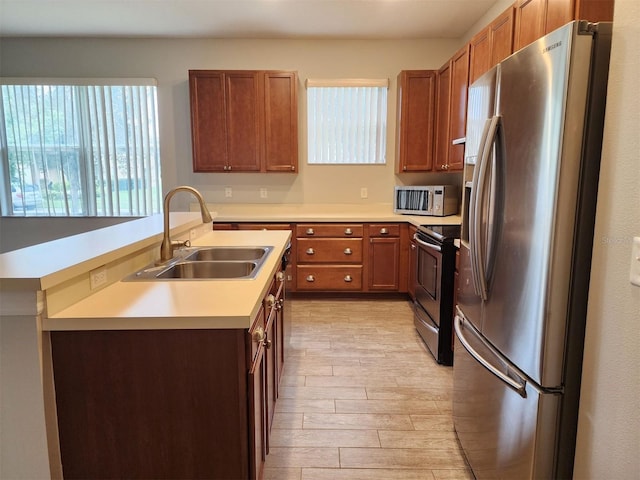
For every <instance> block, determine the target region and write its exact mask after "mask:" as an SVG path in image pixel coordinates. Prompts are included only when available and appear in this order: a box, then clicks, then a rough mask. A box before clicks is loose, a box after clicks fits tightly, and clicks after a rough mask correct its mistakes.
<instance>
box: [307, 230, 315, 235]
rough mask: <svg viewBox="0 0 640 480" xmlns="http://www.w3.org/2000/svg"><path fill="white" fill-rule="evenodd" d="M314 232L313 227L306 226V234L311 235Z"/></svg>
mask: <svg viewBox="0 0 640 480" xmlns="http://www.w3.org/2000/svg"><path fill="white" fill-rule="evenodd" d="M314 233H315V232H314V231H313V228H307V235H313V234H314Z"/></svg>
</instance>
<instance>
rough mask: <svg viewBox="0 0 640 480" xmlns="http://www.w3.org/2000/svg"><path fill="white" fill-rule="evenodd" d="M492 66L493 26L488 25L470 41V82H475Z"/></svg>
mask: <svg viewBox="0 0 640 480" xmlns="http://www.w3.org/2000/svg"><path fill="white" fill-rule="evenodd" d="M492 66H493V64H492V63H491V26H487V27H485V28H484V29H483V30H481V31H480V32H479V33H477V34H476V35H475V36H474V37H473V38H472V39H471V41H470V42H469V84H472V83H473V82H475V81H476V80H477V79H478V77H480V75H482V74H483V73H484V72H486V71H487V70H489V69H490V68H491V67H492Z"/></svg>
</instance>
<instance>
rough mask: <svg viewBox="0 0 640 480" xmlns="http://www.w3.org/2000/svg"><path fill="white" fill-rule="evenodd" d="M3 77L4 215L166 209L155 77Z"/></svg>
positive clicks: (0, 186) (0, 185) (0, 188)
mask: <svg viewBox="0 0 640 480" xmlns="http://www.w3.org/2000/svg"><path fill="white" fill-rule="evenodd" d="M0 83H2V88H1V90H0V108H1V112H0V158H1V159H2V171H1V172H0V178H1V179H2V181H1V182H0V199H1V203H0V205H1V207H2V212H3V214H5V215H7V214H9V215H23V216H36V215H46V216H144V215H150V214H153V213H158V212H160V211H161V205H162V187H161V175H160V155H159V148H158V115H157V100H156V86H155V81H153V80H136V79H126V80H117V79H114V80H111V79H107V80H104V79H102V80H99V81H95V80H93V81H91V82H87V81H85V80H69V79H64V80H62V81H60V82H59V81H49V80H46V81H43V80H42V79H37V80H35V81H34V80H33V79H29V80H25V79H6V78H5V79H0ZM89 83H91V84H89Z"/></svg>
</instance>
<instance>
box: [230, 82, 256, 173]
mask: <svg viewBox="0 0 640 480" xmlns="http://www.w3.org/2000/svg"><path fill="white" fill-rule="evenodd" d="M260 98H261V96H260V77H259V75H258V72H253V71H248V72H241V71H237V72H227V73H225V100H226V107H227V108H226V114H227V151H228V154H229V157H228V158H229V165H228V168H227V170H229V171H232V172H259V171H260V154H261V153H260V152H261V128H260V125H261V123H260Z"/></svg>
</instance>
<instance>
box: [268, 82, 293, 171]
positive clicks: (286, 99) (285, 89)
mask: <svg viewBox="0 0 640 480" xmlns="http://www.w3.org/2000/svg"><path fill="white" fill-rule="evenodd" d="M297 92H298V75H297V74H296V73H295V72H266V73H265V74H264V109H265V122H264V124H265V142H264V145H265V156H264V157H265V158H264V163H265V170H266V171H267V172H295V171H296V170H297V169H298V93H297Z"/></svg>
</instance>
